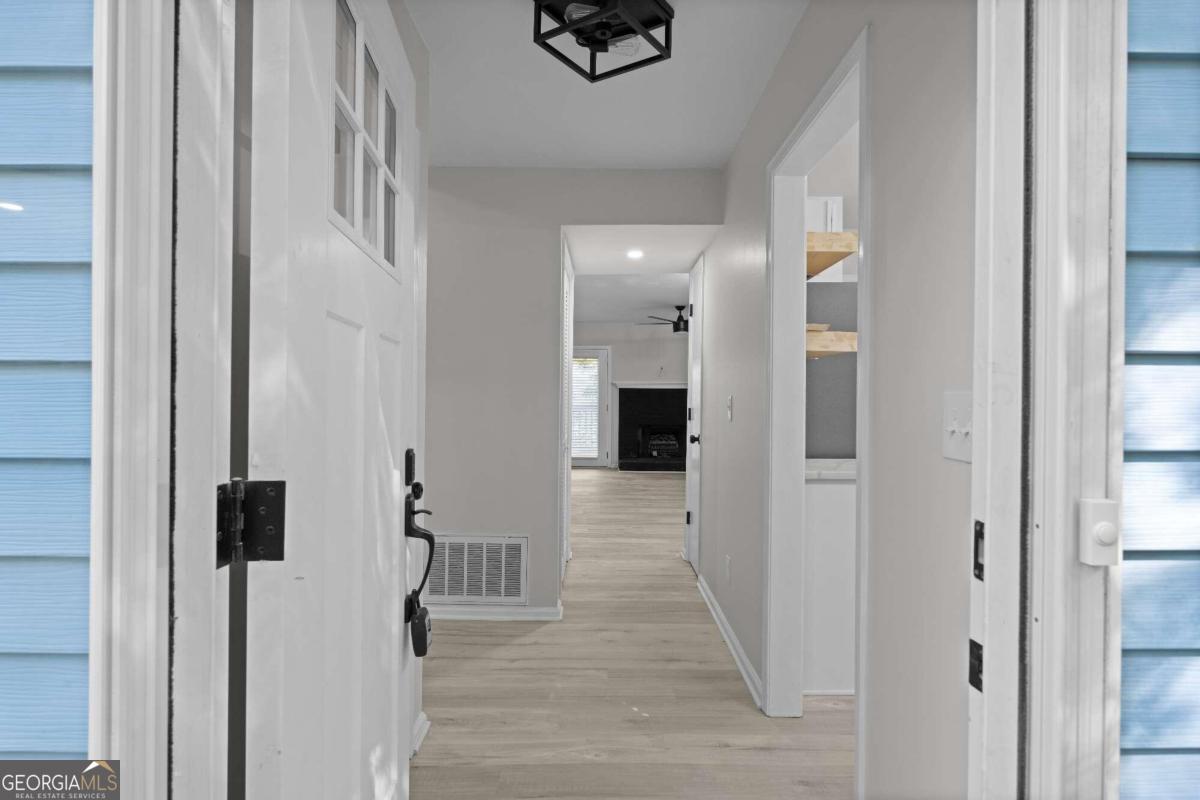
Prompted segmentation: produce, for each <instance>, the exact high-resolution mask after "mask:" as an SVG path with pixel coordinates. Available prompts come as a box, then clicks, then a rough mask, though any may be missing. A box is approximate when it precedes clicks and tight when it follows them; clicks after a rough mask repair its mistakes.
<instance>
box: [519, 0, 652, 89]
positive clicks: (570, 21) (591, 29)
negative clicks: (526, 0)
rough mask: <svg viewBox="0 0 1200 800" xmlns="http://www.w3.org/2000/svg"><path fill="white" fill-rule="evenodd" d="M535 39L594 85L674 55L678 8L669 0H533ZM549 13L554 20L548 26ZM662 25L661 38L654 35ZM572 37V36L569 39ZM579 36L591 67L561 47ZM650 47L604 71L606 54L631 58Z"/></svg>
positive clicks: (578, 39) (578, 43)
mask: <svg viewBox="0 0 1200 800" xmlns="http://www.w3.org/2000/svg"><path fill="white" fill-rule="evenodd" d="M533 16H534V19H533V41H534V42H535V43H536V44H537V45H538V46H539V47H541V48H542V49H543V50H545V51H546V52H548V53H549V54H550V55H552V56H554V57H555V58H557V59H558V60H559V61H560V62H562V63H563V64H565V65H566V66H567V67H569V68H570V69H571V70H572V71H573V72H575V73H576V74H577V75H580V76H582V77H583V78H584V79H586V80H587V81H588V82H590V83H595V82H597V81H602V80H604V79H606V78H615V77H616V76H617V75H624V74H625V73H626V72H632V71H633V70H635V69H640V68H642V67H648V66H650V65H651V64H656V63H658V62H659V61H666V60H667V59H668V58H670V57H671V22H672V21H673V20H674V19H675V10H674V9H673V8H671V4H670V3H669V2H667V0H590V2H579V0H533ZM546 17H549V19H550V20H551V21H552V22H553V23H554V27H553V28H551V29H550V30H543V28H542V25H543V22H544V20H545V18H546ZM660 29H661V38H660V37H659V36H658V35H656V34H655V33H652V31H659V30H660ZM568 37H569V38H568ZM555 39H557V40H558V42H566V41H569V39H574V40H575V44H576V45H578V46H579V47H582V48H583V49H584V50H586V51H587V56H586V61H587V67H586V68H585V67H584V66H582V65H580V64H579V63H577V62H576V61H575V59H573V58H571V57H570V56H569V55H567V54H566V53H565V52H563V50H561V49H559V47H558V46H556V44H557V43H556V42H554V41H553V40H555ZM643 42H644V43H645V44H647V45H649V53H650V54H649V55H648V56H646V57H645V58H642V59H639V60H637V61H631V62H629V63H626V64H619V65H617V66H614V67H611V68H609V69H605V70H604V71H599V60H600V56H601V55H602V54H605V53H616V54H620V55H622V56H625V57H631V56H634V55H636V54H637V53H638V52H640V50H641V47H640V45H641V44H642V43H643Z"/></svg>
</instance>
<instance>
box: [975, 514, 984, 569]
mask: <svg viewBox="0 0 1200 800" xmlns="http://www.w3.org/2000/svg"><path fill="white" fill-rule="evenodd" d="M974 572H975V577H976V578H978V579H979V580H983V523H982V522H980V521H979V520H975V567H974Z"/></svg>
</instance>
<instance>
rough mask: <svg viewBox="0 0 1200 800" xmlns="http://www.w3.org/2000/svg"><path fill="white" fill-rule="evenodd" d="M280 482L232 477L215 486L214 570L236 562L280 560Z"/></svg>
mask: <svg viewBox="0 0 1200 800" xmlns="http://www.w3.org/2000/svg"><path fill="white" fill-rule="evenodd" d="M286 499H287V486H286V484H285V482H284V481H246V480H242V479H241V478H234V479H233V480H231V481H230V482H229V483H222V484H221V485H220V486H218V487H217V569H220V568H221V567H224V566H228V565H229V564H232V563H236V562H240V561H283V522H284V509H285V506H286Z"/></svg>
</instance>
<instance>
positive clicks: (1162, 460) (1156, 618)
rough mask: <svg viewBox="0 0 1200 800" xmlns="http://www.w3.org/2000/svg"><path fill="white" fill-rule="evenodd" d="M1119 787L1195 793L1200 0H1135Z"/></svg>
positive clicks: (1133, 792) (1199, 761)
mask: <svg viewBox="0 0 1200 800" xmlns="http://www.w3.org/2000/svg"><path fill="white" fill-rule="evenodd" d="M1129 51H1130V60H1129V79H1128V91H1129V98H1128V118H1129V121H1128V138H1127V141H1128V148H1129V159H1128V170H1127V174H1126V204H1127V205H1126V248H1127V250H1128V254H1127V258H1126V292H1125V296H1126V337H1125V339H1126V351H1127V354H1126V368H1125V448H1126V459H1125V460H1126V463H1125V478H1124V482H1125V486H1124V504H1123V505H1124V507H1123V511H1122V514H1123V529H1124V546H1125V560H1124V565H1123V567H1122V602H1121V615H1122V647H1123V649H1124V657H1123V659H1122V676H1121V750H1122V756H1121V796H1122V797H1123V798H1126V799H1127V800H1128V799H1129V798H1134V800H1149V799H1151V798H1154V799H1158V798H1180V797H1196V796H1200V789H1198V788H1197V787H1200V0H1130V2H1129Z"/></svg>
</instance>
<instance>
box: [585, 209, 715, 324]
mask: <svg viewBox="0 0 1200 800" xmlns="http://www.w3.org/2000/svg"><path fill="white" fill-rule="evenodd" d="M718 230H720V226H719V225H567V226H564V228H563V233H564V235H565V236H566V238H567V247H568V248H569V249H570V251H571V263H572V265H573V266H574V268H575V320H576V321H577V322H626V323H629V322H649V321H650V320H648V319H646V315H648V314H656V315H658V316H660V317H667V318H668V319H674V318H675V315H676V313H677V312H675V310H674V308H673V307H674V306H679V305H684V304H685V303H687V301H688V279H689V275H688V273H689V272H690V270H691V269H692V267H693V266H694V265H695V264H696V261H697V259H699V258H700V255H701V253H703V252H704V251H705V249H706V248H707V247H708V246H709V244H711V243H712V240H713V237H714V236H716V235H717V231H718ZM634 249H637V250H641V251H642V252H643V253H644V254H645V255H644V256H643V257H642V258H641V259H638V260H636V261H635V260H632V259H630V258H629V257H628V255H627V253H628V252H629V251H630V250H634Z"/></svg>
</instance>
